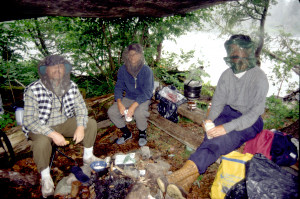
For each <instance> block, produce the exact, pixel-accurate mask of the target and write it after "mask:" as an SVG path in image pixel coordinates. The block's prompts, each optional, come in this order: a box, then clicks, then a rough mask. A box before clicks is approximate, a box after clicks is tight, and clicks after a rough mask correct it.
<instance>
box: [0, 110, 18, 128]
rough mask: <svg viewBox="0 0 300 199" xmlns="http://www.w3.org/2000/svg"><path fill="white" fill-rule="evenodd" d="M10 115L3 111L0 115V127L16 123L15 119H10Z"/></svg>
mask: <svg viewBox="0 0 300 199" xmlns="http://www.w3.org/2000/svg"><path fill="white" fill-rule="evenodd" d="M12 116H13V115H12V114H11V113H4V114H2V115H0V129H3V128H5V127H6V126H7V125H8V124H13V123H16V121H14V120H13V119H12Z"/></svg>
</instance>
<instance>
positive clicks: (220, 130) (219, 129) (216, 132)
mask: <svg viewBox="0 0 300 199" xmlns="http://www.w3.org/2000/svg"><path fill="white" fill-rule="evenodd" d="M225 134H226V131H225V129H224V127H223V125H219V126H216V127H214V128H212V129H210V130H209V131H207V135H208V136H210V137H213V138H215V137H218V136H221V135H225Z"/></svg>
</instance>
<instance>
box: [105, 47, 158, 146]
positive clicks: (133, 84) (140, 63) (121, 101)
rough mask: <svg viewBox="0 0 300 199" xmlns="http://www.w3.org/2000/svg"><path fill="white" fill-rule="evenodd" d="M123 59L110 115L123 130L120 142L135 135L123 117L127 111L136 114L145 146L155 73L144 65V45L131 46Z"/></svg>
mask: <svg viewBox="0 0 300 199" xmlns="http://www.w3.org/2000/svg"><path fill="white" fill-rule="evenodd" d="M122 58H123V61H124V65H122V66H121V67H120V69H119V71H118V80H117V83H116V86H115V92H114V94H115V103H114V104H113V105H112V106H111V107H110V108H109V110H108V116H109V118H110V120H111V121H112V122H113V123H114V124H115V125H116V126H117V127H118V128H119V129H121V131H122V132H123V135H122V137H120V138H119V139H118V140H117V144H123V143H125V142H126V141H127V140H128V139H130V138H132V133H131V132H130V131H129V129H128V128H127V126H126V123H125V120H124V117H123V116H124V115H125V114H126V118H131V117H134V119H135V121H136V126H137V128H138V129H139V145H140V146H144V145H145V144H146V143H147V135H146V129H147V125H148V123H147V118H148V117H149V115H150V113H149V112H148V109H149V105H150V99H151V98H152V94H153V87H154V78H153V72H152V70H151V69H150V67H149V66H146V65H145V64H144V62H145V58H144V53H143V47H142V46H141V45H140V44H131V45H129V46H128V47H127V48H126V49H125V51H124V53H123V56H122ZM124 93H125V94H124Z"/></svg>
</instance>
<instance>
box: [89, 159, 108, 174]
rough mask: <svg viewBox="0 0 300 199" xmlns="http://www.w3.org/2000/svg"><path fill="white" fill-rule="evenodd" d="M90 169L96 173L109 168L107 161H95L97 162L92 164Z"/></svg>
mask: <svg viewBox="0 0 300 199" xmlns="http://www.w3.org/2000/svg"><path fill="white" fill-rule="evenodd" d="M90 167H91V168H92V169H93V170H94V171H96V172H100V171H103V170H104V169H105V168H106V167H107V164H106V162H105V161H95V162H92V163H91V165H90Z"/></svg>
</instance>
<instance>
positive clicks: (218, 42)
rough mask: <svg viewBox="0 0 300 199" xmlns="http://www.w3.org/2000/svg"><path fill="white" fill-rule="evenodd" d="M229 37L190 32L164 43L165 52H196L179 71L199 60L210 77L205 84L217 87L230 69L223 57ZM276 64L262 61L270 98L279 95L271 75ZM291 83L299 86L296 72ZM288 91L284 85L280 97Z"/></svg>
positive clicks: (286, 85)
mask: <svg viewBox="0 0 300 199" xmlns="http://www.w3.org/2000/svg"><path fill="white" fill-rule="evenodd" d="M227 39H228V38H227V37H223V38H222V37H218V36H217V35H216V34H212V33H206V32H190V33H188V34H187V35H184V36H181V37H179V38H177V39H176V42H174V41H170V40H166V41H164V43H163V51H168V52H174V53H177V54H180V49H182V50H183V51H184V52H188V51H190V50H195V54H194V56H195V57H194V59H192V60H191V61H190V62H189V63H186V64H184V65H182V66H180V67H179V68H178V69H179V70H188V68H189V66H190V65H191V64H192V63H196V62H197V59H200V60H202V61H204V70H205V71H206V72H207V73H208V74H209V75H210V77H209V78H204V81H205V82H208V81H210V83H211V85H214V86H216V85H217V83H218V80H219V78H220V76H221V74H222V72H223V71H224V70H225V69H227V68H228V66H227V65H226V64H225V62H224V60H223V57H226V51H225V48H224V42H225V41H226V40H227ZM273 66H274V63H272V62H271V61H269V60H262V64H261V69H262V70H263V71H264V72H265V73H266V75H267V77H268V79H269V92H268V96H271V95H273V94H274V95H277V93H278V87H277V86H275V85H273V84H272V81H271V78H270V76H271V74H272V67H273ZM289 81H290V82H297V85H299V76H298V75H296V74H295V73H294V72H293V73H292V78H290V79H289ZM287 89H288V83H286V82H285V83H284V84H283V87H282V89H281V92H280V94H279V96H281V97H283V96H285V95H286V94H287V93H286V90H287Z"/></svg>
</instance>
